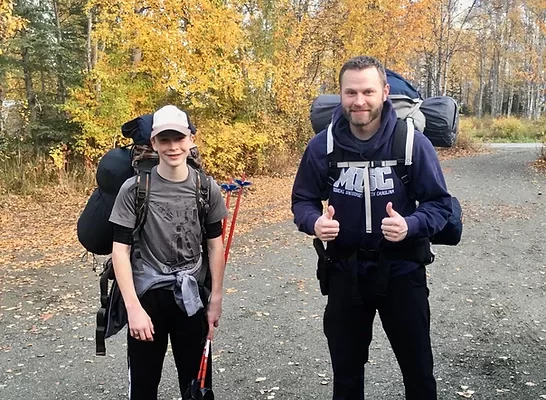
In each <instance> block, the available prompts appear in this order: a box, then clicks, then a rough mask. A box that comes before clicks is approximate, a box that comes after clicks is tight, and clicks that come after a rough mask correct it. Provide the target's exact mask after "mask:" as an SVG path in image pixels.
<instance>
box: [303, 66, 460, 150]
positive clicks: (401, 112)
mask: <svg viewBox="0 0 546 400" xmlns="http://www.w3.org/2000/svg"><path fill="white" fill-rule="evenodd" d="M386 73H387V82H388V83H389V85H390V92H389V99H390V100H391V102H392V105H393V107H394V110H395V111H396V115H397V116H398V118H400V119H406V118H408V117H411V118H412V119H413V122H414V125H415V127H416V128H417V129H418V130H419V131H420V132H423V134H424V135H425V136H426V137H428V138H429V140H430V141H431V142H432V144H433V145H434V146H436V147H451V146H453V145H454V144H455V141H456V139H457V130H458V126H459V110H458V107H457V102H456V101H455V100H454V99H453V98H451V97H448V96H439V97H431V98H428V99H425V100H423V99H422V97H421V94H420V93H419V91H418V90H417V89H415V88H414V87H413V86H412V85H411V83H409V82H408V81H407V80H406V79H404V78H403V77H402V76H400V75H399V74H397V73H396V72H393V71H391V70H389V69H387V70H386ZM340 102H341V97H340V96H339V95H337V94H321V95H319V96H318V97H317V98H316V99H315V100H314V101H313V103H312V105H311V125H312V127H313V131H314V132H315V134H317V133H319V132H321V131H323V130H324V129H326V127H327V126H328V124H329V123H330V121H331V120H332V112H333V110H334V109H335V108H336V106H337V105H338V104H339V103H340Z"/></svg>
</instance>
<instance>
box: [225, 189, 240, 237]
mask: <svg viewBox="0 0 546 400" xmlns="http://www.w3.org/2000/svg"><path fill="white" fill-rule="evenodd" d="M221 188H222V189H223V190H225V191H226V209H227V210H228V214H229V201H230V199H231V192H233V191H234V190H237V189H239V186H237V185H236V184H235V183H233V179H230V182H229V183H222V186H221ZM227 220H228V216H227V215H226V217H225V218H224V221H223V225H222V243H224V239H225V238H226V230H227Z"/></svg>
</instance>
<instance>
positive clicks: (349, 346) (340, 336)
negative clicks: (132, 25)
mask: <svg viewBox="0 0 546 400" xmlns="http://www.w3.org/2000/svg"><path fill="white" fill-rule="evenodd" d="M372 282H373V275H372V276H361V277H360V278H359V282H358V290H355V291H353V290H350V288H351V285H352V278H351V276H350V275H349V274H347V273H343V272H341V271H339V270H333V271H332V273H331V274H330V283H329V285H330V293H329V296H328V304H327V306H326V311H325V313H324V333H325V335H326V338H327V339H328V347H329V349H330V356H331V359H332V367H333V371H334V395H333V400H363V399H364V364H365V363H366V362H367V361H368V349H369V346H370V342H371V340H372V326H373V320H374V317H375V313H376V310H378V311H379V316H380V317H381V322H382V324H383V329H384V330H385V333H386V334H387V337H388V338H389V341H390V343H391V346H392V349H393V351H394V354H395V355H396V359H397V360H398V364H399V365H400V369H401V370H402V375H403V378H404V386H405V388H406V399H407V400H436V399H437V395H436V381H435V379H434V376H433V373H432V370H433V361H432V350H431V345H430V308H429V303H428V288H427V284H426V275H425V267H420V268H418V269H416V270H414V271H412V272H410V273H408V274H406V275H402V276H399V277H395V278H391V280H390V282H389V285H388V287H387V292H386V296H384V297H383V296H382V297H379V296H376V295H373V294H372V293H373V287H372ZM356 292H358V293H359V294H360V297H359V298H357V296H355V293H356Z"/></svg>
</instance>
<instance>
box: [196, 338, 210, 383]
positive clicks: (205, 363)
mask: <svg viewBox="0 0 546 400" xmlns="http://www.w3.org/2000/svg"><path fill="white" fill-rule="evenodd" d="M209 350H210V339H207V342H206V343H205V349H204V350H203V359H202V362H201V371H199V373H200V375H201V377H200V378H198V380H199V379H200V382H201V383H200V389H204V388H205V377H206V375H207V366H208V362H209Z"/></svg>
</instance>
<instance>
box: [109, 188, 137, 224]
mask: <svg viewBox="0 0 546 400" xmlns="http://www.w3.org/2000/svg"><path fill="white" fill-rule="evenodd" d="M135 183H136V178H135V177H132V178H129V179H128V180H126V181H125V183H124V184H123V185H122V186H121V188H120V189H119V193H118V195H117V197H116V201H115V203H114V208H112V213H111V214H110V222H112V223H114V224H118V225H121V226H123V227H125V228H134V227H135V223H136V213H135V190H136V187H135Z"/></svg>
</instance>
